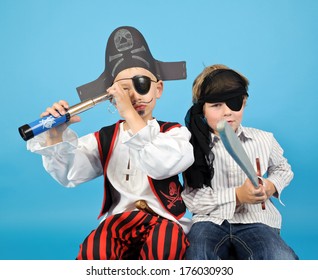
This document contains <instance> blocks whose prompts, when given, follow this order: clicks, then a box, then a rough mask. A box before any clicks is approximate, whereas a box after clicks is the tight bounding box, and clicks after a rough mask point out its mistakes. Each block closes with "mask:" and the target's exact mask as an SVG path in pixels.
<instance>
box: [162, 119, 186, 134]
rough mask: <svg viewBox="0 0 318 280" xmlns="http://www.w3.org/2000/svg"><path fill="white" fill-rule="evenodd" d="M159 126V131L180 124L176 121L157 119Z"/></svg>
mask: <svg viewBox="0 0 318 280" xmlns="http://www.w3.org/2000/svg"><path fill="white" fill-rule="evenodd" d="M157 122H158V124H159V126H160V131H163V132H165V131H168V130H170V129H172V128H175V127H181V124H179V123H178V122H169V121H160V120H157Z"/></svg>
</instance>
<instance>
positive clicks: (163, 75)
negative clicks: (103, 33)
mask: <svg viewBox="0 0 318 280" xmlns="http://www.w3.org/2000/svg"><path fill="white" fill-rule="evenodd" d="M132 67H142V68H144V69H146V70H148V71H150V72H151V73H153V74H154V75H155V76H156V77H157V79H158V80H181V79H185V78H186V76H187V74H186V62H185V61H178V62H162V61H159V60H156V59H154V58H153V56H152V54H151V52H150V50H149V47H148V44H147V42H146V40H145V38H144V37H143V35H142V34H141V33H140V32H139V31H138V30H137V29H136V28H134V27H131V26H121V27H118V28H117V29H115V30H114V31H113V32H112V33H111V35H110V37H109V39H108V42H107V46H106V54H105V70H104V72H103V73H102V74H101V75H100V76H99V77H98V78H97V79H96V80H95V81H92V82H90V83H87V84H84V85H82V86H80V87H77V88H76V89H77V92H78V95H79V97H80V99H81V101H84V100H87V99H91V98H94V97H96V96H98V95H100V94H103V93H105V92H106V89H107V88H108V87H110V86H111V85H112V83H113V81H114V79H115V77H116V76H117V74H118V73H119V72H121V71H123V70H125V69H127V68H132Z"/></svg>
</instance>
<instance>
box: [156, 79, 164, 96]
mask: <svg viewBox="0 0 318 280" xmlns="http://www.w3.org/2000/svg"><path fill="white" fill-rule="evenodd" d="M162 92H163V81H161V80H160V81H158V82H157V83H156V98H157V99H159V98H160V97H161V95H162Z"/></svg>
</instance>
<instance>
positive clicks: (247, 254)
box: [186, 221, 298, 260]
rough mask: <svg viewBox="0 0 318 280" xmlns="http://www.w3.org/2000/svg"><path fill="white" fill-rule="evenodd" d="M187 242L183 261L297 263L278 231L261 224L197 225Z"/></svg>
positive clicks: (201, 223)
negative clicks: (289, 261) (286, 261)
mask: <svg viewBox="0 0 318 280" xmlns="http://www.w3.org/2000/svg"><path fill="white" fill-rule="evenodd" d="M188 239H189V241H190V246H189V247H188V249H187V251H186V259H187V260H219V259H238V260H298V256H297V255H296V254H295V252H294V251H293V250H292V249H291V248H290V247H289V246H288V245H287V244H286V243H285V242H284V240H283V239H282V238H281V236H280V234H279V230H278V229H275V228H271V227H269V226H267V225H264V224H261V223H255V224H230V223H229V222H227V221H224V222H223V223H222V225H217V224H214V223H212V222H197V223H194V224H193V226H192V228H191V230H190V232H189V234H188Z"/></svg>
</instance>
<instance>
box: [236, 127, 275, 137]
mask: <svg viewBox="0 0 318 280" xmlns="http://www.w3.org/2000/svg"><path fill="white" fill-rule="evenodd" d="M242 131H243V133H244V134H245V135H246V136H247V137H248V136H250V137H269V138H272V137H273V133H272V132H270V131H266V130H262V129H259V128H255V127H246V126H242Z"/></svg>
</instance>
